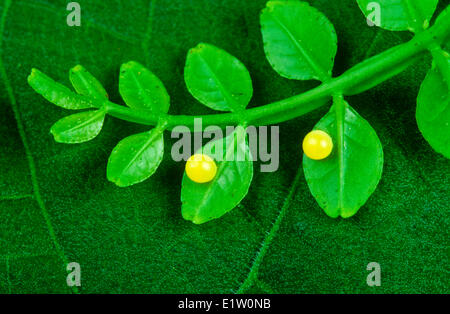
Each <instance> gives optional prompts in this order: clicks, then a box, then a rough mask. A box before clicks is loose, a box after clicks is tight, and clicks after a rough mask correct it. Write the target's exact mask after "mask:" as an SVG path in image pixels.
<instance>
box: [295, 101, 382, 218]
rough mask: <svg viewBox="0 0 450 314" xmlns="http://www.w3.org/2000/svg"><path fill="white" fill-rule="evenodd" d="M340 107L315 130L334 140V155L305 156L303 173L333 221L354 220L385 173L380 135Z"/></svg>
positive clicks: (334, 108)
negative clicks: (340, 219) (324, 156)
mask: <svg viewBox="0 0 450 314" xmlns="http://www.w3.org/2000/svg"><path fill="white" fill-rule="evenodd" d="M336 108H337V106H336V104H335V105H333V106H332V107H331V109H330V111H329V112H328V113H327V114H326V115H325V116H324V117H323V118H322V119H321V120H320V121H319V123H317V125H316V126H315V127H314V129H317V130H322V131H325V132H327V133H328V134H329V135H330V136H331V138H332V139H333V144H334V148H333V152H332V153H331V155H330V156H329V157H328V158H326V159H324V160H318V161H317V160H312V159H309V158H308V157H306V156H305V155H304V157H303V169H304V172H305V177H306V181H307V182H308V186H309V189H310V190H311V193H312V194H313V196H314V197H315V198H316V200H317V202H318V204H319V205H320V207H322V208H323V209H324V211H325V213H326V214H327V215H328V216H330V217H333V218H336V217H338V216H341V217H343V218H348V217H350V216H353V215H354V214H355V213H356V212H357V211H358V210H359V208H360V207H361V206H363V205H364V203H365V202H366V201H367V199H368V198H369V196H370V195H371V194H372V193H373V191H374V190H375V188H376V186H377V184H378V182H379V181H380V178H381V173H382V170H383V149H382V146H381V143H380V140H379V139H378V136H377V134H376V133H375V131H374V130H373V129H372V127H371V126H370V124H369V123H368V122H367V121H366V120H364V119H363V118H362V117H361V116H360V115H359V114H358V113H357V112H356V111H355V110H354V109H353V108H351V107H350V106H349V105H348V104H347V103H345V102H344V103H343V108H342V112H340V113H338V112H336V111H337V109H336Z"/></svg>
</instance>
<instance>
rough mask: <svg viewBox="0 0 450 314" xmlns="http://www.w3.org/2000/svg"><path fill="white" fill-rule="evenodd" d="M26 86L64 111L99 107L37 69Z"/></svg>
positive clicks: (91, 99)
mask: <svg viewBox="0 0 450 314" xmlns="http://www.w3.org/2000/svg"><path fill="white" fill-rule="evenodd" d="M28 84H30V86H31V87H32V88H33V89H34V90H35V91H36V92H37V93H38V94H41V95H42V96H43V97H44V98H45V99H47V100H48V101H49V102H51V103H53V104H55V105H57V106H60V107H63V108H65V109H72V110H78V109H87V108H95V107H100V106H99V105H96V104H94V99H93V98H89V97H85V96H82V95H77V94H76V93H74V92H72V91H71V90H70V89H68V88H67V87H65V86H64V85H62V84H59V83H57V82H55V81H54V80H52V79H51V78H50V77H48V76H47V75H45V74H44V73H42V72H41V71H39V70H37V69H33V70H32V71H31V74H30V75H29V76H28Z"/></svg>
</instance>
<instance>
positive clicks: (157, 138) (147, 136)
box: [106, 129, 164, 187]
mask: <svg viewBox="0 0 450 314" xmlns="http://www.w3.org/2000/svg"><path fill="white" fill-rule="evenodd" d="M163 154H164V138H163V134H162V131H161V130H160V129H153V130H151V131H150V132H144V133H140V134H135V135H132V136H129V137H127V138H125V139H123V140H122V141H120V142H119V144H117V146H116V147H114V150H113V151H112V153H111V155H110V157H109V160H108V168H107V172H106V173H107V177H108V180H109V181H111V182H114V183H115V184H116V185H118V186H120V187H125V186H130V185H133V184H136V183H139V182H142V181H144V180H146V179H148V178H149V177H150V176H151V175H152V174H153V173H154V172H155V171H156V169H157V168H158V166H159V164H160V163H161V160H162V158H163Z"/></svg>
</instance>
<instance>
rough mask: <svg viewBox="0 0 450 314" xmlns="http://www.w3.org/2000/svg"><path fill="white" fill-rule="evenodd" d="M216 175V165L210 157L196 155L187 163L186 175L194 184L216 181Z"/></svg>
mask: <svg viewBox="0 0 450 314" xmlns="http://www.w3.org/2000/svg"><path fill="white" fill-rule="evenodd" d="M216 173H217V166H216V163H215V162H214V160H213V159H212V158H211V157H209V156H208V155H203V154H195V155H192V156H191V157H189V159H188V161H187V162H186V175H187V176H188V177H189V179H191V180H192V181H194V182H197V183H206V182H209V181H211V180H212V179H214V177H215V176H216Z"/></svg>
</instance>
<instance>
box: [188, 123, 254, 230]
mask: <svg viewBox="0 0 450 314" xmlns="http://www.w3.org/2000/svg"><path fill="white" fill-rule="evenodd" d="M218 141H222V142H219V144H218V143H217V142H216V141H211V142H209V143H208V144H206V145H205V146H204V147H203V148H202V150H203V151H208V152H210V151H214V149H213V148H212V146H213V145H223V147H224V148H223V149H222V158H221V159H222V160H221V161H218V160H217V159H216V162H217V174H216V176H215V178H214V179H213V180H212V181H211V182H208V183H195V182H193V181H191V179H189V178H188V177H187V175H186V173H185V174H184V176H183V182H182V187H181V202H182V208H181V212H182V215H183V218H184V219H186V220H190V221H192V222H193V223H195V224H202V223H205V222H207V221H210V220H212V219H216V218H219V217H221V216H222V215H224V214H226V213H227V212H229V211H230V210H232V209H233V208H234V207H236V206H237V205H238V204H239V203H240V202H241V200H242V199H243V198H244V197H245V195H247V192H248V189H249V187H250V183H251V181H252V178H253V162H252V158H251V155H250V150H249V147H248V143H247V140H246V132H245V129H244V128H242V127H237V128H236V130H235V131H234V132H233V133H232V134H230V135H229V136H227V137H226V139H220V140H218ZM239 157H240V158H239Z"/></svg>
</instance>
